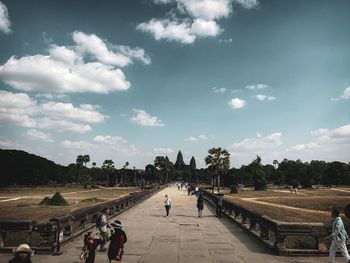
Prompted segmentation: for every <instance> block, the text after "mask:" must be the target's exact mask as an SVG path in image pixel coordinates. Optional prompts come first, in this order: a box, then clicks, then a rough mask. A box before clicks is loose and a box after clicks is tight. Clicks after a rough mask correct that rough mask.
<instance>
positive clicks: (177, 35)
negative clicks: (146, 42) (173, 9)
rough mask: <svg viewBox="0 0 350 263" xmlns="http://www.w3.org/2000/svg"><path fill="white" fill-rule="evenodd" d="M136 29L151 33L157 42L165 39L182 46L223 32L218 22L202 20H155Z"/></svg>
mask: <svg viewBox="0 0 350 263" xmlns="http://www.w3.org/2000/svg"><path fill="white" fill-rule="evenodd" d="M136 29H138V30H140V31H142V32H148V33H151V34H152V35H153V36H154V38H155V39H156V40H162V39H165V40H168V41H178V42H181V43H182V44H192V43H193V42H194V41H195V40H196V38H197V37H214V36H216V35H218V34H220V33H221V32H222V30H221V29H220V27H219V25H218V24H217V23H216V21H214V20H209V21H206V20H202V19H195V20H194V21H189V20H184V21H177V20H170V19H161V20H159V19H155V18H153V19H151V20H150V21H148V22H147V23H141V24H139V25H138V26H137V27H136Z"/></svg>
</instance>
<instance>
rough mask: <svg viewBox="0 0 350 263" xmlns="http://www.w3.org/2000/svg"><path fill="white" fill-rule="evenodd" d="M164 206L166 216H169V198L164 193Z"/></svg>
mask: <svg viewBox="0 0 350 263" xmlns="http://www.w3.org/2000/svg"><path fill="white" fill-rule="evenodd" d="M164 206H165V211H166V216H169V211H170V208H171V199H170V197H169V195H168V194H166V195H165V200H164Z"/></svg>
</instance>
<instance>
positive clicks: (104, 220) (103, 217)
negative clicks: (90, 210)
mask: <svg viewBox="0 0 350 263" xmlns="http://www.w3.org/2000/svg"><path fill="white" fill-rule="evenodd" d="M101 223H102V226H101V227H100V231H102V232H107V231H108V229H107V216H106V215H105V214H102V215H101Z"/></svg>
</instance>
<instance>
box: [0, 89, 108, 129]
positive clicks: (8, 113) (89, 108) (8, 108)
mask: <svg viewBox="0 0 350 263" xmlns="http://www.w3.org/2000/svg"><path fill="white" fill-rule="evenodd" d="M0 102H1V104H0V123H2V124H7V125H8V124H9V125H16V126H22V127H28V128H41V129H51V130H56V131H60V132H64V131H72V132H78V133H85V132H87V131H90V130H91V126H90V125H91V124H96V123H101V122H103V121H104V120H105V119H106V118H108V116H105V115H103V114H101V113H100V112H99V111H98V109H99V107H98V106H95V105H90V104H81V105H79V106H78V107H77V106H74V105H73V104H72V103H63V102H54V101H48V102H45V103H38V102H37V101H36V100H34V99H32V98H30V97H29V96H28V95H27V94H25V93H12V92H8V91H0Z"/></svg>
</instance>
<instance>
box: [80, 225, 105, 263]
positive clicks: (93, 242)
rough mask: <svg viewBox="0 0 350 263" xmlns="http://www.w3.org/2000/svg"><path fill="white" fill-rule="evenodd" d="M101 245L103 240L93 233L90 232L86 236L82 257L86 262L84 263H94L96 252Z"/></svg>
mask: <svg viewBox="0 0 350 263" xmlns="http://www.w3.org/2000/svg"><path fill="white" fill-rule="evenodd" d="M100 243H101V239H100V238H99V237H98V236H95V235H94V234H93V233H92V232H88V233H87V234H86V235H85V236H84V247H83V252H82V253H81V255H80V259H81V260H85V261H84V263H94V262H95V251H96V248H97V247H98V246H99V245H100Z"/></svg>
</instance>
